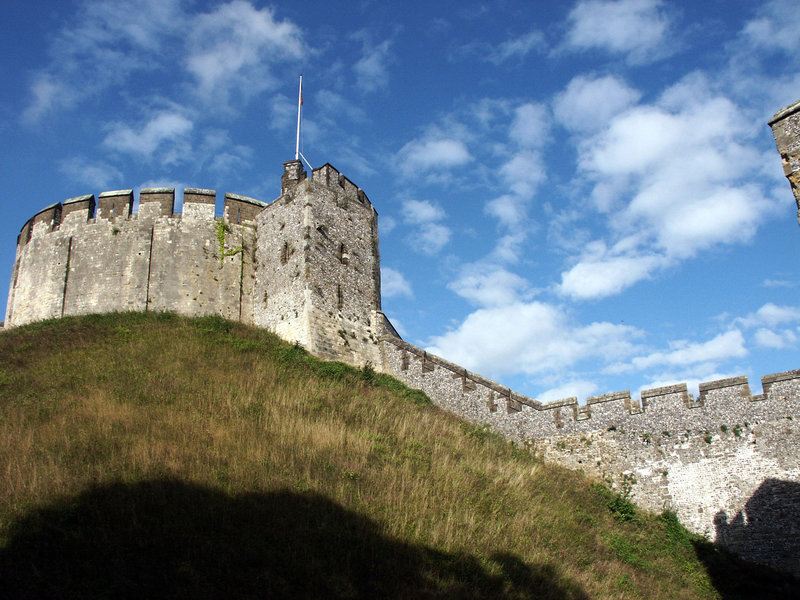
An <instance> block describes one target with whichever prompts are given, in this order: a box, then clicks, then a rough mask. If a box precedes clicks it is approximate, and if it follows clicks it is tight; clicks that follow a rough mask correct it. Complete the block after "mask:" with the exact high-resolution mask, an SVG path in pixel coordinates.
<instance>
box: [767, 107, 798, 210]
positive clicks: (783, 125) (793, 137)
mask: <svg viewBox="0 0 800 600" xmlns="http://www.w3.org/2000/svg"><path fill="white" fill-rule="evenodd" d="M769 126H770V127H771V128H772V134H773V135H774V136H775V144H776V145H777V146H778V152H780V155H781V161H782V162H783V174H784V175H786V179H788V180H789V185H791V186H792V193H793V194H794V199H795V202H796V203H797V223H798V225H800V100H798V101H797V102H795V103H794V104H790V105H789V106H787V107H785V108H782V109H781V110H779V111H778V112H777V113H775V115H774V116H773V117H772V119H770V120H769Z"/></svg>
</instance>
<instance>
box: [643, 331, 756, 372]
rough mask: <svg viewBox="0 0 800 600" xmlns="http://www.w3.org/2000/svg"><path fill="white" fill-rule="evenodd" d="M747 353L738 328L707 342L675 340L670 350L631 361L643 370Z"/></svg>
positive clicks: (705, 361) (704, 361)
mask: <svg viewBox="0 0 800 600" xmlns="http://www.w3.org/2000/svg"><path fill="white" fill-rule="evenodd" d="M746 354H747V348H745V344H744V336H743V335H742V332H741V331H739V330H738V329H734V330H731V331H727V332H725V333H721V334H719V335H717V336H715V337H714V338H712V339H710V340H708V341H706V342H695V343H689V342H687V341H683V340H680V341H675V342H672V343H671V344H670V350H669V351H666V352H664V351H662V352H653V353H652V354H648V355H647V356H637V357H635V358H633V359H632V360H631V361H630V364H631V366H632V367H634V368H636V369H638V370H643V369H647V368H651V367H655V366H658V367H664V366H686V365H693V364H709V363H711V364H715V363H717V362H718V361H720V360H725V359H729V358H741V357H743V356H745V355H746Z"/></svg>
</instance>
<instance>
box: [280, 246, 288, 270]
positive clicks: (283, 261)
mask: <svg viewBox="0 0 800 600" xmlns="http://www.w3.org/2000/svg"><path fill="white" fill-rule="evenodd" d="M287 262H289V242H283V248H281V264H282V265H285V264H286V263H287Z"/></svg>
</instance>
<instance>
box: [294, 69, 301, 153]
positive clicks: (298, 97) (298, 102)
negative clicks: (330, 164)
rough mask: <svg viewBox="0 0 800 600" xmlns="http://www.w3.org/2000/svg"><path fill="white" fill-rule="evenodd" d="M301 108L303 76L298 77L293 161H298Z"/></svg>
mask: <svg viewBox="0 0 800 600" xmlns="http://www.w3.org/2000/svg"><path fill="white" fill-rule="evenodd" d="M302 106H303V76H302V75H300V90H299V91H298V92H297V140H296V141H295V146H294V159H295V160H300V111H301V109H302Z"/></svg>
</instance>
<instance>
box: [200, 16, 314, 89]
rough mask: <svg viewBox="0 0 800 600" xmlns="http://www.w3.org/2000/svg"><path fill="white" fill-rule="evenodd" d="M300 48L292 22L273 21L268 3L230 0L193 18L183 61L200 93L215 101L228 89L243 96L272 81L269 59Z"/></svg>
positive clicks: (294, 54)
mask: <svg viewBox="0 0 800 600" xmlns="http://www.w3.org/2000/svg"><path fill="white" fill-rule="evenodd" d="M304 53H305V49H304V45H303V41H302V34H301V32H300V29H299V28H298V27H297V26H296V25H295V24H294V23H291V22H289V21H276V20H275V18H274V11H273V10H272V9H271V8H263V9H261V10H257V9H255V8H254V7H253V5H252V4H250V3H249V2H245V1H243V0H233V2H229V3H227V4H223V5H220V6H219V7H217V8H216V10H214V11H213V12H210V13H207V14H203V15H199V16H197V17H196V18H195V19H194V20H193V24H192V30H191V33H190V35H189V55H188V56H187V58H186V67H187V69H188V71H189V72H190V73H191V74H192V75H193V76H194V77H195V78H196V80H197V83H198V85H199V92H200V94H202V95H203V96H206V97H208V100H209V101H213V102H214V103H219V102H220V100H222V101H224V102H227V99H228V97H229V95H230V94H231V93H233V92H237V93H238V94H242V95H244V96H245V97H249V96H252V95H253V94H255V93H258V92H260V91H262V90H264V89H267V88H269V87H272V85H273V84H274V82H273V77H272V74H271V71H270V65H271V64H272V63H275V62H279V61H281V60H285V59H298V58H300V57H302V56H303V54H304Z"/></svg>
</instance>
